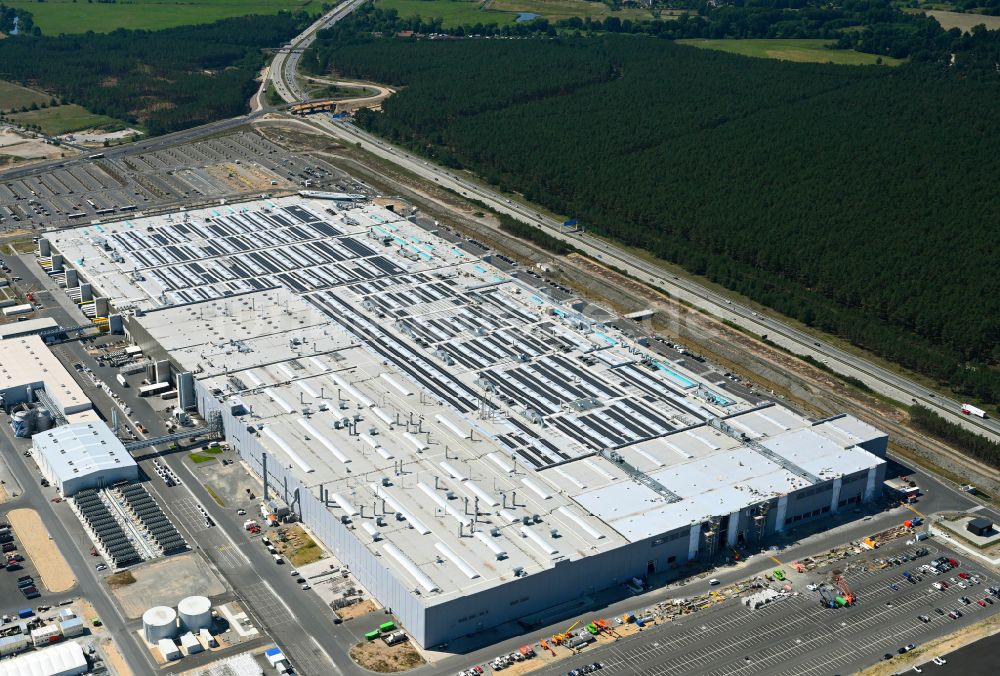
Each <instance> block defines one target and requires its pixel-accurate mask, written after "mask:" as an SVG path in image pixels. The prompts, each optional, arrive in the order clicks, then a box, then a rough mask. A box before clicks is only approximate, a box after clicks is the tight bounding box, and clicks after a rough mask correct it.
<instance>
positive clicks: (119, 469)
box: [32, 421, 139, 497]
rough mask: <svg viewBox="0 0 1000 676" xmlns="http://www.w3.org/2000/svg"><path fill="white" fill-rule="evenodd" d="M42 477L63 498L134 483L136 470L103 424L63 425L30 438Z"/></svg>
mask: <svg viewBox="0 0 1000 676" xmlns="http://www.w3.org/2000/svg"><path fill="white" fill-rule="evenodd" d="M32 443H33V446H34V456H35V460H36V462H37V463H38V467H39V469H41V471H42V475H43V476H45V478H46V479H48V480H49V481H51V482H52V483H53V484H54V485H55V486H56V487H57V488H58V489H59V490H60V491H61V492H62V495H63V497H70V496H71V495H74V494H75V493H77V492H79V491H82V490H84V489H86V488H103V487H105V486H111V485H112V484H114V483H116V482H118V481H124V480H128V481H136V480H138V478H139V467H138V465H136V463H135V460H133V459H132V456H131V455H129V453H128V451H127V450H125V446H123V445H122V442H121V441H119V440H118V438H117V437H116V436H115V435H114V434H113V433H112V432H111V429H110V428H108V426H107V425H105V424H104V423H103V422H100V421H98V422H85V423H74V424H71V425H63V426H61V427H56V428H54V429H50V430H47V431H45V432H40V433H37V434H35V435H34V437H32Z"/></svg>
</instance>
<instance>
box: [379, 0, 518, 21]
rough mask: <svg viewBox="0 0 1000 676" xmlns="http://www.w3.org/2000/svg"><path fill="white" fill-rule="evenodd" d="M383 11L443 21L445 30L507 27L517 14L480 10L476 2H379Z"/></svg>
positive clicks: (423, 0)
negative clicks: (487, 25)
mask: <svg viewBox="0 0 1000 676" xmlns="http://www.w3.org/2000/svg"><path fill="white" fill-rule="evenodd" d="M375 4H376V5H377V6H378V7H381V8H382V9H395V10H396V11H397V12H399V16H401V17H403V18H408V17H411V16H418V15H419V16H420V18H422V19H441V20H442V21H443V25H444V27H445V28H450V27H452V26H462V25H465V24H476V23H495V24H497V25H499V26H505V25H508V24H512V23H514V19H516V18H517V14H514V13H513V12H498V11H491V10H484V9H480V3H478V2H476V1H475V0H377V2H376V3H375Z"/></svg>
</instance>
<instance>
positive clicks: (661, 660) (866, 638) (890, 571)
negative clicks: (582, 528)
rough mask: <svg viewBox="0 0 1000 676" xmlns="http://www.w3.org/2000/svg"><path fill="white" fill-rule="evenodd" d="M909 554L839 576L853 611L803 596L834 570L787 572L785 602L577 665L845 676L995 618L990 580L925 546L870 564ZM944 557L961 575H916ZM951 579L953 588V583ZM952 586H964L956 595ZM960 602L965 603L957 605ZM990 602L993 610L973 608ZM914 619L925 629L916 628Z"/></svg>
mask: <svg viewBox="0 0 1000 676" xmlns="http://www.w3.org/2000/svg"><path fill="white" fill-rule="evenodd" d="M900 545H902V543H900ZM887 549H888V548H887ZM916 549H917V547H915V546H912V545H911V546H899V545H893V546H892V547H891V551H885V550H883V549H879V550H877V551H876V552H868V553H867V554H865V555H864V556H862V557H857V558H855V559H852V560H851V561H850V563H849V564H848V565H847V566H846V567H841V568H839V570H842V571H843V572H844V575H845V578H846V579H847V580H848V583H849V584H850V586H851V589H852V591H853V593H854V595H855V598H856V603H855V604H854V605H853V606H851V607H848V608H841V609H829V608H824V607H821V605H820V602H819V601H820V597H819V593H818V592H816V591H809V590H808V589H807V588H806V585H807V584H810V583H814V582H820V581H823V580H824V579H829V575H830V573H831V571H832V569H830V568H828V569H825V570H818V569H817V570H814V571H811V572H809V573H804V574H797V573H788V570H787V569H786V573H788V578H789V580H790V581H791V582H792V584H793V590H794V595H792V596H789V597H787V598H785V599H784V600H781V601H777V602H774V603H771V604H768V605H766V606H764V607H762V608H760V609H758V610H749V609H747V608H746V607H744V606H743V605H742V604H741V603H736V602H733V601H732V600H729V601H727V602H726V603H723V604H721V605H719V606H717V607H715V608H712V609H710V610H707V611H704V612H700V613H697V614H693V615H688V616H684V617H682V618H680V619H678V620H675V621H672V622H667V623H663V624H660V625H659V626H656V627H650V628H647V629H646V630H645V631H643V632H642V633H639V634H636V635H633V636H631V637H628V638H624V639H622V640H620V641H618V642H615V643H601V644H598V645H597V646H595V647H593V648H589V649H587V650H585V651H584V653H583V655H581V658H582V659H584V661H590V662H592V661H595V660H596V661H601V662H602V663H603V664H604V669H603V672H604V673H611V674H648V675H650V676H679V675H680V674H691V673H697V674H704V675H705V676H723V675H726V676H729V675H731V674H781V675H787V676H793V675H794V676H805V675H813V674H834V673H850V672H852V671H854V670H856V669H859V668H862V667H864V666H868V665H871V664H874V663H876V662H879V661H880V660H884V658H885V656H887V655H888V656H890V657H891V658H893V659H895V658H896V657H897V656H898V650H899V649H900V648H901V647H903V646H906V645H909V644H913V645H916V646H919V645H921V644H922V643H925V642H927V641H929V640H931V639H934V638H938V637H940V636H943V635H946V634H948V633H952V632H960V631H962V629H963V628H964V627H968V626H969V625H971V624H973V623H975V622H978V621H980V620H982V619H984V618H985V617H988V616H990V615H993V614H996V613H998V612H1000V597H998V596H997V595H995V594H991V593H990V592H989V591H988V588H989V587H995V586H996V585H998V582H997V580H996V579H995V577H992V576H990V575H988V574H987V573H986V572H985V571H984V570H983V569H982V568H981V567H980V566H978V565H977V564H975V563H972V562H970V561H968V560H967V559H966V558H964V557H962V556H959V555H958V554H957V553H955V552H951V551H948V550H946V549H944V548H941V547H937V548H935V547H933V546H927V549H928V550H929V553H928V554H927V555H925V556H922V557H920V558H917V559H915V560H912V561H907V562H903V563H901V564H899V565H890V566H888V567H886V568H880V567H879V566H878V565H876V564H875V563H874V561H875V560H876V559H880V560H881V559H885V558H887V557H888V556H890V555H895V554H898V553H900V552H904V551H905V552H913V551H914V550H916ZM941 556H945V557H948V558H954V559H955V560H957V561H958V562H959V566H958V567H957V568H955V569H953V570H951V571H947V572H945V573H942V574H939V575H932V574H928V573H924V572H918V570H917V569H918V568H920V566H922V565H925V564H929V563H931V562H932V561H933V560H934V559H936V558H938V557H941ZM845 563H846V562H845ZM838 565H840V564H838ZM866 568H867V569H866ZM904 571H911V572H912V573H913V574H914V577H916V576H917V575H919V576H920V577H921V578H922V580H920V581H915V582H914V583H909V582H907V580H906V579H905V578H904V576H903V575H902V573H903V572H904ZM960 572H962V573H965V574H967V575H969V576H970V578H972V577H974V578H976V579H977V580H978V581H977V582H976V583H974V584H970V581H968V580H961V578H959V577H958V576H957V574H958V573H960ZM952 577H955V579H956V583H951V582H950V580H951V578H952ZM941 580H944V581H945V582H947V583H948V585H949V586H948V587H947V589H944V590H937V589H935V588H933V587H932V583H933V582H935V581H941ZM958 581H962V582H963V583H964V584H965V585H966V587H965V588H962V587H960V586H959V585H958V584H957V582H958ZM963 597H965V598H966V599H967V600H968V601H969V602H968V603H966V602H965V601H963V600H962V599H963ZM987 597H989V598H990V599H991V600H992V602H993V603H992V604H991V603H989V602H987V601H983V603H984V604H985V605H980V604H979V603H978V601H980V600H982V599H985V598H987ZM956 610H957V611H958V612H959V613H961V615H960V616H959V617H957V618H952V617H950V616H949V614H948V613H950V612H953V611H956ZM921 615H923V616H925V617H926V619H927V621H924V620H922V619H920V616H921ZM928 659H929V657H928ZM577 661H579V659H578V660H577ZM565 664H566V666H562V665H560V666H559V667H557V666H553V667H550V668H548V669H545V670H543V671H540V672H539V673H541V674H546V675H549V676H555V675H556V674H560V675H562V674H565V673H566V671H567V670H568V668H569V666H572V665H571V664H570V663H569V661H566V663H565Z"/></svg>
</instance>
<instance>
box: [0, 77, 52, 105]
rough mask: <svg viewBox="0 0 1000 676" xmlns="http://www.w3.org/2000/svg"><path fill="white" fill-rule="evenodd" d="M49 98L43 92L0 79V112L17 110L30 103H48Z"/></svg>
mask: <svg viewBox="0 0 1000 676" xmlns="http://www.w3.org/2000/svg"><path fill="white" fill-rule="evenodd" d="M51 99H52V97H51V96H49V95H48V94H45V93H43V92H40V91H36V90H34V89H28V88H27V87H22V86H21V85H16V84H14V83H13V82H6V81H5V80H0V112H7V111H13V110H18V109H20V108H21V107H22V106H30V105H31V104H32V103H38V104H42V103H48V102H49V101H50V100H51Z"/></svg>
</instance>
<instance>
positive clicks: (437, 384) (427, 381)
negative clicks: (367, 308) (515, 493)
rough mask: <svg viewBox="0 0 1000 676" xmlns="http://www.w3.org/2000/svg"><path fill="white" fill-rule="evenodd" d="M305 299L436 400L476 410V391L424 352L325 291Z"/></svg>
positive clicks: (455, 406)
mask: <svg viewBox="0 0 1000 676" xmlns="http://www.w3.org/2000/svg"><path fill="white" fill-rule="evenodd" d="M307 299H308V300H309V301H310V302H311V303H313V304H314V305H315V306H316V307H317V308H319V309H320V310H321V311H322V312H323V313H325V314H326V315H327V316H328V317H330V318H331V319H333V320H334V321H336V322H337V323H338V324H340V326H342V327H343V328H344V330H345V331H346V332H348V333H350V334H352V335H354V336H355V337H356V338H357V339H358V341H359V342H361V343H362V344H363V345H365V346H366V347H367V348H368V349H369V350H370V351H371V352H373V353H374V354H375V355H377V356H378V358H379V360H380V361H383V360H384V361H386V362H388V363H390V364H392V365H393V366H394V367H395V368H396V369H397V370H398V371H399V372H401V373H404V374H407V375H408V376H409V377H410V378H411V379H412V380H413V381H415V382H417V383H418V384H419V385H420V386H422V387H423V388H424V389H426V390H427V391H428V392H430V393H431V394H433V395H434V396H435V397H437V398H438V399H440V400H442V401H445V402H447V403H448V404H449V405H451V406H452V407H453V408H455V409H456V410H458V411H462V412H466V413H471V412H472V411H476V410H478V409H479V403H480V397H479V395H478V393H476V392H474V391H472V390H471V389H470V388H469V387H468V386H466V385H465V384H464V383H462V382H461V381H459V380H457V379H456V378H455V377H453V376H452V375H451V374H450V373H448V372H447V371H445V370H444V369H442V368H441V367H440V366H439V365H438V364H437V363H434V362H431V361H428V360H427V359H426V358H425V357H424V355H423V354H421V353H418V352H416V351H414V350H412V349H411V348H410V346H409V345H405V344H403V343H402V342H400V341H399V340H398V339H396V337H395V336H394V335H392V334H390V333H388V332H386V331H385V330H383V329H382V327H381V326H379V325H377V324H374V323H372V322H370V321H368V319H367V318H366V317H364V316H362V315H361V314H359V313H358V312H356V311H355V310H354V308H353V307H352V306H351V305H350V304H349V303H347V302H345V301H344V300H343V299H341V298H340V297H338V296H337V295H335V294H333V293H330V292H325V293H321V294H314V295H311V296H308V298H307ZM488 405H490V406H492V405H491V404H488Z"/></svg>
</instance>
